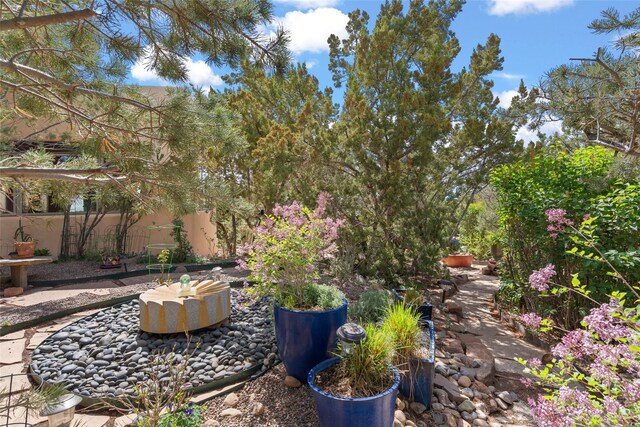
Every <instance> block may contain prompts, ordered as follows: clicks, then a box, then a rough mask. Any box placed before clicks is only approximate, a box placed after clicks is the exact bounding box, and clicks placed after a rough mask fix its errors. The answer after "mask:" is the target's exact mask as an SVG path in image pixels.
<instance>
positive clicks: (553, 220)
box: [545, 209, 573, 238]
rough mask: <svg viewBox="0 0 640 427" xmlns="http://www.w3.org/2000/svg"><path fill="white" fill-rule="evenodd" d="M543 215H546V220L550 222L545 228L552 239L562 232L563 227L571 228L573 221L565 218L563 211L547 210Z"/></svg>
mask: <svg viewBox="0 0 640 427" xmlns="http://www.w3.org/2000/svg"><path fill="white" fill-rule="evenodd" d="M545 215H547V219H548V220H549V222H550V224H549V225H548V226H547V231H549V233H550V235H551V237H553V238H556V237H557V236H558V233H562V232H563V231H564V226H565V225H568V226H573V221H571V220H570V219H569V218H567V216H566V215H567V211H565V210H564V209H547V210H546V211H545Z"/></svg>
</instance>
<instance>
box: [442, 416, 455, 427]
mask: <svg viewBox="0 0 640 427" xmlns="http://www.w3.org/2000/svg"><path fill="white" fill-rule="evenodd" d="M444 419H445V423H446V426H447V427H457V426H458V422H457V421H456V417H454V416H453V415H451V414H449V413H446V414H444Z"/></svg>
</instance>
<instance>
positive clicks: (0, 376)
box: [0, 363, 31, 391]
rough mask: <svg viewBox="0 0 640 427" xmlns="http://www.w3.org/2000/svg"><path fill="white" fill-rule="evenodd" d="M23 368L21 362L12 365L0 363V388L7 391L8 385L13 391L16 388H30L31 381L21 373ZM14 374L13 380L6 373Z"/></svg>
mask: <svg viewBox="0 0 640 427" xmlns="http://www.w3.org/2000/svg"><path fill="white" fill-rule="evenodd" d="M24 370H25V367H24V365H23V364H22V363H14V364H12V365H0V390H4V391H9V386H11V389H12V390H13V391H16V390H28V389H30V388H31V383H30V382H29V378H28V377H27V376H26V375H16V374H21V373H22V372H23V371H24ZM11 374H13V375H15V376H14V377H13V382H12V381H11V377H9V376H8V375H11Z"/></svg>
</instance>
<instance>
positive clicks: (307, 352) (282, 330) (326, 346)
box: [273, 299, 347, 383]
mask: <svg viewBox="0 0 640 427" xmlns="http://www.w3.org/2000/svg"><path fill="white" fill-rule="evenodd" d="M273 306H274V309H273V314H274V320H275V327H276V343H277V345H278V353H279V354H280V360H282V363H284V367H285V369H286V370H287V374H288V375H291V376H292V377H295V378H297V379H298V380H300V381H301V382H303V383H304V382H306V381H307V374H308V373H309V371H310V370H311V368H313V367H314V366H315V365H317V364H318V363H320V362H322V361H323V360H326V359H328V358H330V357H331V356H332V354H331V353H332V352H334V351H335V349H336V344H337V338H336V330H337V329H338V328H339V327H340V326H342V325H343V324H344V323H345V322H346V321H347V300H346V299H345V300H344V304H342V305H341V306H340V307H338V308H334V309H333V310H326V311H297V310H288V309H286V308H282V307H280V306H279V305H278V304H277V303H274V305H273Z"/></svg>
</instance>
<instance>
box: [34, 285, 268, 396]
mask: <svg viewBox="0 0 640 427" xmlns="http://www.w3.org/2000/svg"><path fill="white" fill-rule="evenodd" d="M241 299H242V296H239V291H237V290H235V289H232V290H231V322H230V323H229V324H227V325H223V326H221V327H219V328H205V329H202V330H199V331H193V332H191V333H190V334H189V339H190V340H189V339H188V338H187V336H186V335H184V334H166V335H158V334H150V333H147V332H143V331H141V330H140V328H139V323H138V317H139V306H138V301H137V300H133V301H131V302H129V303H125V304H122V305H119V306H115V307H111V308H108V309H106V310H103V311H100V312H98V313H95V314H93V315H90V316H87V317H85V318H83V319H81V320H79V321H78V322H76V323H74V324H71V325H69V326H67V327H65V328H63V329H61V330H60V331H58V332H57V333H55V334H54V335H51V336H50V337H48V338H47V339H46V340H45V341H44V342H43V343H42V344H41V345H40V346H38V347H37V348H36V349H35V350H34V351H33V353H32V358H31V359H32V363H31V369H32V371H33V373H35V374H37V375H39V376H40V377H41V378H42V379H43V380H44V381H45V382H47V383H49V384H62V385H63V386H64V387H65V388H66V389H67V390H69V391H72V392H74V393H76V394H79V395H80V396H84V397H91V398H104V397H109V398H117V397H126V396H133V395H135V391H134V387H135V386H136V385H137V384H138V383H140V382H141V381H145V380H148V379H149V374H148V371H149V370H150V367H151V366H154V367H155V369H156V372H157V375H158V378H159V379H160V381H169V380H170V377H171V374H170V368H171V367H172V366H177V365H178V364H180V363H181V362H184V363H186V368H185V369H186V373H187V377H188V382H187V383H186V384H185V388H195V387H199V386H202V385H204V384H207V383H211V382H213V381H217V380H222V379H224V378H228V377H230V376H233V375H236V374H239V373H240V372H242V371H243V370H246V369H249V368H252V367H255V366H256V365H257V366H259V369H261V370H266V369H268V368H269V367H271V366H272V365H273V364H275V363H276V362H277V360H278V356H277V348H276V342H275V334H274V331H273V324H272V322H273V321H272V311H271V304H270V302H268V301H266V300H262V301H258V302H256V303H254V304H252V305H248V306H245V305H243V304H241V303H240V300H241Z"/></svg>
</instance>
